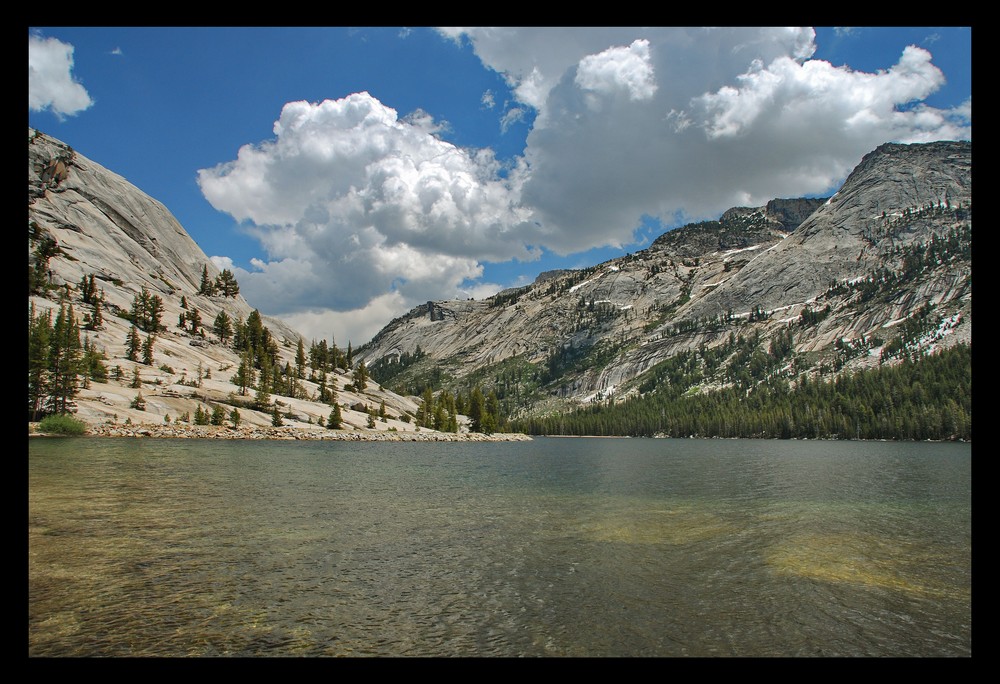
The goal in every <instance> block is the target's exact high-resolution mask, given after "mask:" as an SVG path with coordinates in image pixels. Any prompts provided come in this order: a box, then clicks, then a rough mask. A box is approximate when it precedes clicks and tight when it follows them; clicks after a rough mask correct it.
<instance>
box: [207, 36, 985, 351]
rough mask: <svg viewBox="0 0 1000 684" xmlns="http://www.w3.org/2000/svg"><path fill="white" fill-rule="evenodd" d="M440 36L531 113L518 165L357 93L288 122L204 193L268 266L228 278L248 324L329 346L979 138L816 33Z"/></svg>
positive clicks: (920, 61)
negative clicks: (500, 267)
mask: <svg viewBox="0 0 1000 684" xmlns="http://www.w3.org/2000/svg"><path fill="white" fill-rule="evenodd" d="M441 33H442V35H443V36H445V37H446V38H448V39H451V40H455V41H457V42H462V41H468V42H469V43H470V44H471V45H472V47H473V49H474V50H475V53H476V55H477V56H478V57H479V59H480V60H481V61H482V63H483V65H484V66H485V67H487V68H489V69H492V70H494V71H496V72H498V73H500V74H502V75H503V77H504V79H505V80H506V82H507V84H508V85H509V86H510V88H511V91H512V93H513V95H514V97H515V99H516V101H517V102H516V106H515V107H510V108H507V109H506V111H505V113H504V114H502V115H501V114H499V113H498V123H499V125H500V126H501V127H503V128H504V130H505V129H506V127H507V126H509V125H510V123H511V122H512V121H513V120H518V119H516V118H515V117H519V116H520V112H522V111H523V110H524V109H527V108H530V109H533V110H534V112H535V114H536V116H535V118H534V123H533V127H532V130H531V131H530V133H529V134H528V137H527V144H526V148H525V152H524V156H523V157H522V158H520V159H519V160H518V162H517V165H516V166H515V167H514V168H502V167H501V165H500V164H499V163H498V162H497V160H496V159H495V158H494V155H493V153H492V152H491V151H490V150H488V149H463V148H458V147H456V146H454V145H452V144H451V143H448V142H447V141H446V140H444V139H443V134H442V131H441V130H440V127H439V125H438V124H437V123H435V121H434V119H433V117H432V116H431V115H430V114H428V113H426V112H419V111H418V112H414V113H411V114H410V115H408V116H404V117H400V116H399V115H398V114H397V112H396V111H395V110H393V109H392V108H390V107H388V106H386V105H385V104H384V103H381V102H379V101H378V100H377V99H375V98H374V97H372V96H371V95H369V94H368V93H355V94H352V95H349V96H347V97H344V98H342V99H339V100H326V101H324V102H320V103H308V102H290V103H288V104H286V105H285V107H284V108H283V109H282V111H281V113H280V116H279V118H278V120H277V122H275V124H274V135H275V138H274V139H273V140H268V141H263V142H260V143H257V144H252V145H246V146H244V147H243V148H242V149H241V150H240V151H239V154H238V155H237V158H236V159H235V160H233V161H231V162H229V163H226V164H221V165H219V166H217V167H214V168H211V169H203V170H201V171H200V172H199V174H198V182H199V185H200V187H201V189H202V192H203V193H204V195H205V197H206V198H207V199H208V201H209V202H211V204H212V205H213V206H214V207H216V208H217V209H219V210H222V211H225V212H228V213H230V214H232V215H233V216H234V217H235V218H236V219H237V220H239V221H241V222H244V225H245V228H246V230H247V231H249V232H251V233H252V234H254V235H255V236H256V237H257V238H258V239H259V240H260V242H261V244H262V245H263V246H264V247H265V248H266V250H267V255H268V256H267V260H266V261H265V260H260V261H257V262H255V264H254V270H252V271H250V272H246V271H242V272H237V276H238V277H239V279H240V283H241V288H242V289H243V291H244V293H245V294H247V296H248V298H251V299H252V300H253V301H255V302H260V305H261V308H262V310H268V311H269V312H272V313H274V314H276V315H280V316H282V317H284V318H286V319H287V320H289V321H290V322H293V324H294V321H296V320H298V321H306V320H307V319H308V320H309V321H311V323H310V324H309V325H310V326H313V325H315V326H316V327H315V328H313V327H310V329H318V328H325V330H318V331H317V334H319V335H324V336H325V335H327V334H329V330H332V329H334V327H335V326H336V325H338V323H342V324H344V325H347V326H350V325H354V324H356V323H357V321H358V320H360V319H361V313H362V312H374V311H379V312H383V311H385V312H388V311H390V310H392V309H395V311H394V313H400V312H402V311H405V310H406V309H407V308H409V307H411V306H413V305H415V304H417V303H419V302H421V301H425V300H427V299H443V298H452V297H456V296H461V295H462V294H463V293H466V292H471V291H472V290H471V289H470V288H473V287H475V286H476V282H475V281H476V280H477V279H478V278H480V276H481V274H482V263H483V262H484V261H505V260H510V259H520V260H529V259H532V258H535V257H537V255H538V254H539V249H541V248H545V249H548V250H551V251H553V252H557V253H560V254H572V253H576V252H581V251H585V250H587V249H590V248H593V247H598V246H625V245H629V244H632V243H633V242H634V241H635V231H636V229H637V228H638V227H639V225H640V223H641V222H642V220H643V218H644V217H654V218H659V219H660V220H661V221H662V222H663V223H664V225H667V226H670V225H673V224H675V223H677V222H678V221H681V220H696V219H699V218H709V217H711V218H714V217H716V216H718V214H719V213H720V212H721V211H723V210H725V209H727V208H729V207H732V206H737V205H751V206H755V205H759V204H763V203H764V202H766V201H767V200H769V199H772V198H774V197H794V196H801V195H807V194H819V193H826V192H831V191H832V189H834V187H835V185H836V184H837V183H839V182H840V181H841V180H842V179H843V178H844V177H845V176H846V174H847V173H848V172H849V171H850V170H851V169H852V168H853V167H854V166H855V165H856V164H857V163H858V161H859V160H860V159H861V157H862V156H863V155H864V154H865V153H867V152H869V151H871V150H872V149H874V148H875V147H877V146H878V145H879V144H881V143H884V142H887V141H898V142H919V141H930V140H937V139H969V138H971V101H969V102H967V103H966V104H965V105H964V106H963V107H960V108H958V109H956V110H947V111H946V110H939V109H935V108H932V107H929V106H927V105H925V104H924V103H923V100H924V99H925V98H927V96H928V95H930V94H931V93H933V92H935V91H936V90H937V89H938V88H940V87H941V85H942V84H943V83H944V76H943V74H942V73H941V71H940V70H939V69H938V68H937V67H936V66H935V65H934V64H933V61H932V56H931V54H930V53H929V52H928V51H926V50H924V49H921V48H918V47H908V48H906V50H904V51H903V53H902V54H901V55H900V57H899V60H898V62H897V63H896V64H895V65H892V66H891V67H889V68H887V69H885V70H881V71H878V72H876V73H864V72H858V71H853V70H851V69H850V68H849V67H846V66H839V67H838V66H833V65H831V64H830V63H828V62H824V61H820V60H815V59H812V58H811V57H812V55H813V54H814V52H815V43H814V40H815V33H814V32H813V31H812V30H811V29H808V28H806V29H784V28H782V29H774V28H761V29H756V28H724V29H703V28H690V29H681V28H653V29H638V28H637V29H631V28H625V27H614V28H607V29H602V28H580V29H551V28H530V29H515V28H477V29H462V28H453V29H441ZM493 98H494V94H493V93H490V94H489V96H488V97H484V99H483V105H484V106H487V107H489V106H491V105H492V104H493V103H494V99H493ZM511 112H517V114H515V115H511ZM503 117H506V118H503ZM463 288H465V289H463ZM479 292H481V290H479ZM324 310H327V311H333V312H339V313H334V314H329V315H326V317H325V318H322V316H323V314H322V313H320V312H322V311H324ZM320 318H322V324H320ZM382 320H383V321H384V320H386V319H385V318H383V319H382ZM380 325H381V323H379V324H378V326H380ZM302 329H305V328H302ZM353 329H355V330H357V329H358V328H353ZM376 331H377V330H371V331H366V333H365V334H367V335H369V336H370V334H373V333H374V332H376ZM359 334H360V333H359ZM356 339H360V338H356ZM365 339H367V337H365Z"/></svg>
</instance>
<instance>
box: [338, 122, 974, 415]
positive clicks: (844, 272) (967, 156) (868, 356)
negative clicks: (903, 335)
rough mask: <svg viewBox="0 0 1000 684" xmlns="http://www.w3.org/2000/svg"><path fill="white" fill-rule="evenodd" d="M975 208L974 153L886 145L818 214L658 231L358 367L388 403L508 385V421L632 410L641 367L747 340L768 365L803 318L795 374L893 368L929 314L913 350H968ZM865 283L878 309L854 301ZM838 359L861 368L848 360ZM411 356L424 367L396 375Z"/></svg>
mask: <svg viewBox="0 0 1000 684" xmlns="http://www.w3.org/2000/svg"><path fill="white" fill-rule="evenodd" d="M971 200H972V195H971V143H970V142H950V141H947V142H938V143H926V144H917V145H901V144H896V143H890V144H885V145H882V146H880V147H878V148H877V149H875V150H873V151H872V152H870V153H869V154H867V155H865V157H864V158H863V159H862V160H861V162H859V164H858V166H857V167H856V168H855V169H854V171H853V172H852V173H851V174H850V175H849V176H848V178H847V179H846V180H845V182H844V184H843V185H842V186H841V187H840V188H839V189H838V191H837V192H836V193H834V195H832V196H831V197H829V198H814V199H806V198H802V199H786V200H772V201H771V202H769V203H768V204H766V205H765V206H763V207H736V208H733V209H730V210H728V211H726V212H724V213H723V214H722V215H721V216H720V218H719V220H717V221H703V222H701V223H698V224H689V225H687V226H683V227H680V228H678V229H676V230H671V231H668V232H666V233H664V234H663V235H661V236H660V237H658V238H657V239H656V240H654V241H653V243H652V244H651V245H650V246H649V247H648V248H646V249H644V250H640V251H638V252H635V253H633V254H629V255H625V256H623V257H618V258H615V259H611V260H608V261H606V262H603V263H602V264H597V265H595V266H592V267H589V268H586V269H579V270H575V271H571V272H562V273H556V274H554V275H551V276H549V277H546V278H545V279H543V280H541V281H540V280H538V279H536V281H535V282H534V283H532V284H531V285H528V286H525V287H522V288H516V289H513V290H505V291H503V292H501V293H498V294H497V295H494V296H493V297H491V298H488V299H487V300H483V301H479V302H475V301H469V300H467V301H461V300H452V301H442V302H431V303H428V304H426V305H421V306H418V307H415V308H414V309H412V310H411V311H410V312H408V313H407V314H405V315H403V316H400V317H398V318H397V319H394V320H393V321H391V322H390V323H389V324H388V325H386V326H385V328H383V330H382V331H380V332H379V333H378V334H377V335H376V336H375V337H373V338H372V340H371V341H370V342H369V343H368V344H366V345H364V346H362V347H361V348H360V349H359V350H358V355H359V358H363V359H365V361H366V362H367V363H368V365H369V366H370V367H371V368H372V369H373V373H374V374H375V376H376V377H379V378H381V379H382V380H383V381H384V382H386V383H388V384H389V385H390V386H395V387H397V388H399V387H400V386H405V385H407V384H409V386H410V387H418V386H419V385H420V383H421V382H424V381H425V379H426V378H429V377H438V378H439V381H440V382H441V383H442V384H443V385H444V386H446V387H460V386H463V385H464V384H468V383H471V382H483V383H484V386H492V387H496V386H497V385H498V384H500V382H501V380H498V378H501V377H511V375H512V374H517V376H518V377H519V378H520V380H519V382H520V386H519V387H518V388H517V392H519V393H521V397H520V398H519V399H518V400H517V401H514V402H511V403H510V404H509V406H508V408H509V410H510V411H511V415H514V416H517V415H521V416H530V415H537V414H544V413H550V412H553V411H560V410H570V409H572V408H574V407H578V406H583V405H586V404H588V403H590V402H593V401H595V400H600V401H603V400H609V398H611V397H617V398H619V399H621V398H624V397H626V396H630V395H634V394H635V393H636V392H637V387H638V385H639V384H641V383H642V382H643V377H642V376H643V374H644V373H647V372H649V371H650V369H651V368H652V367H654V366H656V365H657V364H659V363H662V362H664V361H666V360H667V359H669V358H670V357H672V356H674V355H676V354H679V353H682V352H685V351H690V350H693V349H698V348H700V347H702V346H706V347H709V348H712V347H718V346H720V345H722V344H723V342H724V341H726V340H727V339H728V336H729V335H730V333H735V334H737V335H746V334H749V332H750V330H755V331H756V332H757V334H759V336H760V339H761V342H760V344H761V345H762V348H765V349H766V344H767V343H768V341H769V340H771V339H772V338H774V337H775V336H777V335H778V334H779V333H782V334H785V333H784V332H783V331H784V330H785V329H786V328H789V327H790V326H791V325H792V324H793V323H795V324H796V325H797V326H798V324H797V321H798V320H799V319H800V318H802V317H806V318H810V317H811V316H812V315H813V314H814V313H815V312H814V310H816V311H819V310H825V311H826V312H827V313H825V314H824V315H823V316H824V317H823V320H821V321H818V322H817V323H815V324H813V325H809V326H798V327H796V328H795V330H793V331H792V334H793V336H794V342H793V347H794V350H793V354H794V355H795V358H796V362H797V363H799V364H803V365H804V367H805V368H806V369H807V370H806V371H805V372H808V373H809V374H810V375H812V376H818V375H823V374H824V369H825V368H826V367H831V368H834V369H835V370H837V371H843V370H848V371H849V370H852V369H859V368H865V367H873V366H877V365H879V364H880V363H882V362H883V361H885V362H887V363H892V362H893V357H892V356H885V355H884V354H883V352H882V349H883V345H884V344H885V343H887V342H891V341H892V340H893V339H895V333H896V330H897V329H898V328H899V326H901V324H902V322H903V321H906V320H908V319H911V318H913V317H914V316H915V315H916V314H917V312H918V311H919V310H920V307H921V305H922V304H925V303H929V304H931V305H932V306H933V307H934V308H935V315H936V316H937V318H940V319H941V320H942V321H947V322H946V323H942V326H943V327H942V328H941V331H940V332H935V333H929V335H930V336H929V337H928V339H927V340H925V341H923V342H919V343H915V344H914V345H911V350H912V349H917V348H919V349H921V350H924V351H926V350H929V349H933V348H935V345H936V346H937V347H938V348H939V347H941V346H942V345H944V346H947V345H951V344H953V343H958V342H962V341H965V342H971V297H972V295H971V213H972V210H971ZM956 231H957V232H958V233H960V235H958V236H957V237H956V236H955V235H953V239H954V240H956V241H958V242H962V241H966V242H967V244H966V245H965V248H964V249H965V250H966V252H959V253H956V252H955V250H957V249H959V247H958V246H957V245H955V246H954V249H953V250H952V252H949V253H948V256H947V257H946V258H947V259H948V261H947V263H940V264H933V265H931V264H925V265H924V266H922V271H921V273H919V274H917V275H914V274H912V273H910V272H909V271H906V274H905V275H906V278H908V280H906V281H905V282H902V281H901V278H902V277H903V276H902V274H904V271H905V270H906V269H907V268H908V266H907V265H906V260H907V259H910V260H913V259H915V258H916V256H914V255H915V254H916V253H917V252H920V253H923V251H927V250H930V249H940V245H939V243H940V242H941V241H943V240H945V239H946V238H947V236H948V235H952V234H953V233H955V232H956ZM935 240H936V241H937V242H934V241H935ZM963 244H965V243H964V242H963ZM961 254H966V255H965V256H961ZM866 280H871V281H872V282H871V284H870V285H868V286H866V287H868V289H869V290H871V291H873V292H874V291H875V290H880V291H879V292H878V293H877V296H876V295H873V294H871V293H861V292H860V290H861V289H862V286H861V285H859V284H863V283H864V282H865V281H866ZM890 280H891V281H892V283H893V284H891V285H890V284H888V283H889V281H890ZM880 288H881V289H880ZM827 305H830V309H828V310H827V309H825V307H826V306H827ZM429 311H435V312H437V313H436V315H435V316H434V317H432V316H430V315H429ZM838 340H839V342H838ZM845 340H846V342H845ZM875 342H878V344H875ZM845 344H848V345H858V346H864V347H865V349H864V353H861V352H857V353H853V352H852V353H851V354H848V353H845V352H844V350H843V346H844V345H845ZM893 344H895V343H894V342H893ZM838 345H839V346H838ZM417 349H419V350H420V352H421V353H422V354H423V356H422V358H421V360H420V361H419V362H415V363H413V365H411V366H410V367H408V368H407V369H405V370H401V369H399V368H398V367H396V366H395V365H394V362H393V359H399V358H401V357H402V356H403V355H404V354H406V355H409V356H411V357H412V356H413V355H414V353H415V352H416V350H417ZM897 352H898V350H896V352H894V353H897ZM569 357H572V359H571V360H567V359H569ZM848 357H849V358H848ZM895 358H898V356H897V357H895ZM526 364H527V365H526ZM546 364H547V365H548V367H549V368H550V369H555V368H556V367H559V373H560V374H561V375H560V377H558V378H556V377H553V376H552V373H547V372H544V371H545V366H546ZM567 364H569V365H567ZM532 370H534V373H533V375H532V377H531V379H526V378H528V377H529V376H528V375H526V374H531V373H532ZM491 375H492V376H493V377H492V378H491V377H489V376H491ZM393 383H395V384H393ZM720 383H721V384H725V382H724V381H721V380H720V381H717V382H714V383H713V382H709V383H706V384H705V385H704V386H703V387H702V388H701V389H702V390H705V389H710V388H711V387H713V386H719V384H720ZM526 392H528V393H531V394H532V396H531V398H530V399H526V398H524V393H526Z"/></svg>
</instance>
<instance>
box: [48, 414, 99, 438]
mask: <svg viewBox="0 0 1000 684" xmlns="http://www.w3.org/2000/svg"><path fill="white" fill-rule="evenodd" d="M38 430H39V432H45V433H48V434H53V435H65V436H67V437H76V436H79V435H82V434H83V433H85V432H86V431H87V424H86V423H84V422H83V421H82V420H78V419H76V418H74V417H73V416H71V415H68V414H66V413H59V414H56V415H51V416H46V417H45V418H42V422H41V423H39V425H38Z"/></svg>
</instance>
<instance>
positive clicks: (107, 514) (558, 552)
mask: <svg viewBox="0 0 1000 684" xmlns="http://www.w3.org/2000/svg"><path fill="white" fill-rule="evenodd" d="M971 460H972V459H971V447H970V446H969V445H962V444H926V443H918V444H912V443H908V444H896V443H859V442H796V441H793V442H780V441H763V440H759V441H758V440H639V439H554V438H552V439H545V438H542V439H536V440H534V441H532V442H522V443H469V444H465V443H354V442H260V441H247V442H230V441H215V440H155V439H137V440H132V439H98V438H82V439H80V438H78V439H59V438H51V439H49V438H47V439H38V438H36V439H33V440H30V446H29V521H28V534H29V555H28V568H29V582H28V584H29V591H28V607H29V611H28V652H29V655H30V656H303V655H304V656H529V657H530V656H968V655H971V650H972V625H971V613H972V610H971V605H972V598H971V594H972V586H971V563H972V562H971V545H972V539H971V536H972V535H971V527H972V524H971V515H972V513H971V479H972V474H971Z"/></svg>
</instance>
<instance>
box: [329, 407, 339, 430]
mask: <svg viewBox="0 0 1000 684" xmlns="http://www.w3.org/2000/svg"><path fill="white" fill-rule="evenodd" d="M342 425H343V418H342V417H341V413H340V404H334V405H333V410H331V411H330V418H329V419H328V420H327V421H326V427H327V428H329V429H330V430H339V429H340V428H341V426H342Z"/></svg>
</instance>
